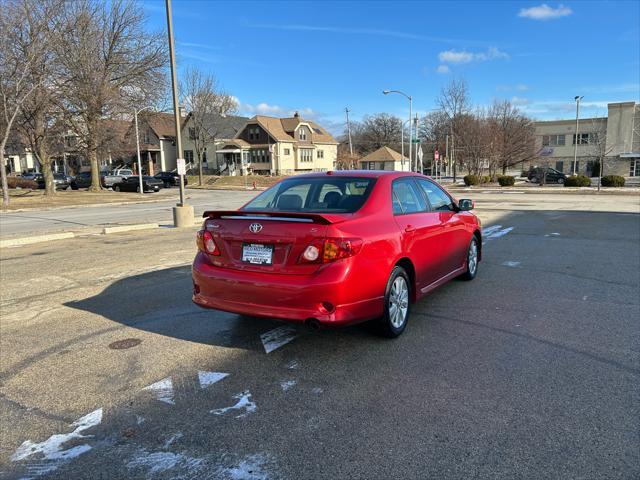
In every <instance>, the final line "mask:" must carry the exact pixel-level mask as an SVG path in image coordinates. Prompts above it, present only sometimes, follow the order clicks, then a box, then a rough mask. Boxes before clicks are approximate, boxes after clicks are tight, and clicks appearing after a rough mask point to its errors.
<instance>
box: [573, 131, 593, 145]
mask: <svg viewBox="0 0 640 480" xmlns="http://www.w3.org/2000/svg"><path fill="white" fill-rule="evenodd" d="M591 140H592V139H591V134H589V133H579V134H578V145H589V143H591ZM575 144H576V135H575V133H574V134H573V145H575Z"/></svg>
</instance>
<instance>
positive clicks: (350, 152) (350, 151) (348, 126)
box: [344, 107, 353, 157]
mask: <svg viewBox="0 0 640 480" xmlns="http://www.w3.org/2000/svg"><path fill="white" fill-rule="evenodd" d="M344 111H345V112H346V114H347V134H348V135H349V155H351V156H352V157H353V144H352V143H351V124H350V123H349V107H345V109H344Z"/></svg>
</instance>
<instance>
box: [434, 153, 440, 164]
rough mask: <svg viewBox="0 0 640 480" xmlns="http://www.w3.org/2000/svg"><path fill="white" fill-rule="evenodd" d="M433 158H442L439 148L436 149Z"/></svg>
mask: <svg viewBox="0 0 640 480" xmlns="http://www.w3.org/2000/svg"><path fill="white" fill-rule="evenodd" d="M433 159H434V160H435V161H436V162H437V161H438V160H440V152H439V151H438V150H436V151H435V152H433Z"/></svg>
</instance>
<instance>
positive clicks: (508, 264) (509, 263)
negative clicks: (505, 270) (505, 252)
mask: <svg viewBox="0 0 640 480" xmlns="http://www.w3.org/2000/svg"><path fill="white" fill-rule="evenodd" d="M502 265H504V266H505V267H512V268H516V267H519V266H520V262H514V261H513V260H507V261H506V262H502Z"/></svg>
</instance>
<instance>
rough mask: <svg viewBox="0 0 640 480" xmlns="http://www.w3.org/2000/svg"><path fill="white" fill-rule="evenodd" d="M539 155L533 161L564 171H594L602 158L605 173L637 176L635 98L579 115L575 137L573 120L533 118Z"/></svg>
mask: <svg viewBox="0 0 640 480" xmlns="http://www.w3.org/2000/svg"><path fill="white" fill-rule="evenodd" d="M535 130H536V142H537V143H536V147H537V149H538V158H537V159H536V160H535V161H533V162H531V164H532V165H536V164H537V165H541V164H544V165H546V166H549V167H551V168H555V169H556V170H559V171H561V172H564V173H566V174H571V173H573V172H574V166H573V162H574V152H575V148H576V143H577V156H576V166H575V173H577V174H580V175H587V176H592V175H596V174H597V168H596V167H597V164H598V162H600V161H602V163H603V166H604V174H605V175H622V176H625V177H640V105H638V104H636V103H635V102H623V103H610V104H609V105H608V115H607V117H602V118H581V119H580V121H579V124H578V136H577V137H576V120H575V118H573V119H567V120H553V121H546V122H535Z"/></svg>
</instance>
